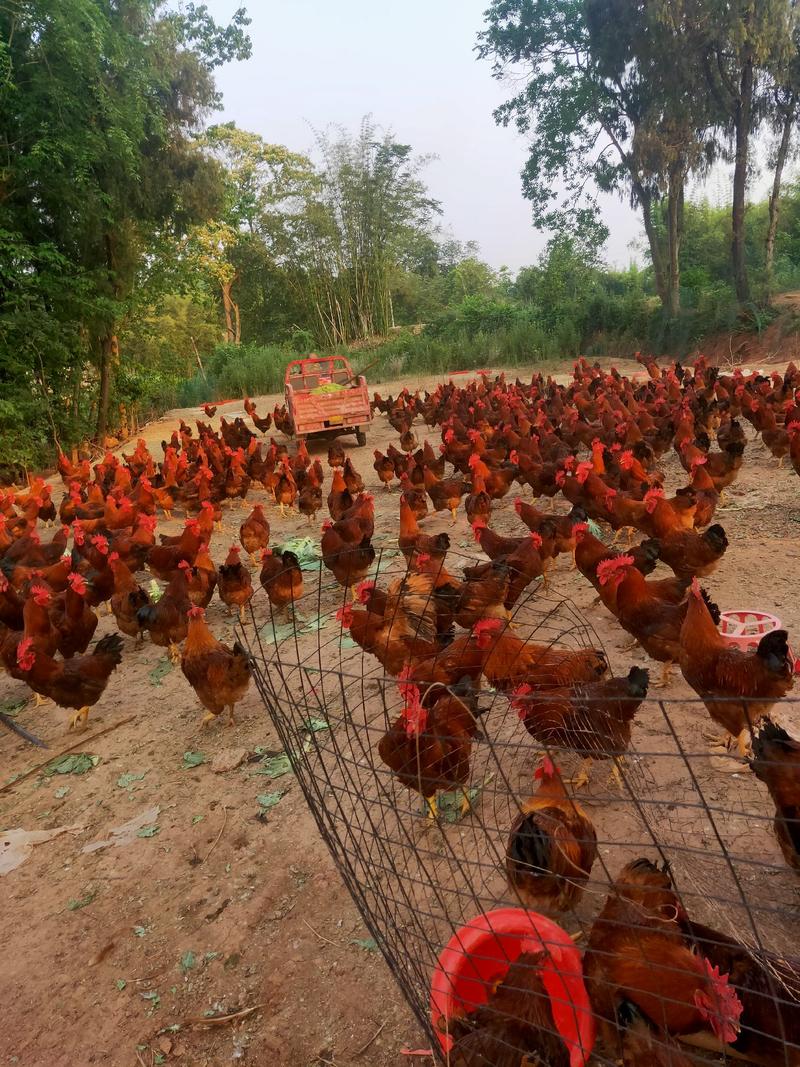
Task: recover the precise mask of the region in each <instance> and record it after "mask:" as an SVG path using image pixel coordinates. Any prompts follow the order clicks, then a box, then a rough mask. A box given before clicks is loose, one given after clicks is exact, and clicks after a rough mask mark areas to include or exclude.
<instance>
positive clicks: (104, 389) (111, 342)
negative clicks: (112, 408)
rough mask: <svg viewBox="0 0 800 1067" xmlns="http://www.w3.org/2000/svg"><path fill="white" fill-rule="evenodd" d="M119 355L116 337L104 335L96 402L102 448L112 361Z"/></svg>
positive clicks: (105, 428) (109, 396)
mask: <svg viewBox="0 0 800 1067" xmlns="http://www.w3.org/2000/svg"><path fill="white" fill-rule="evenodd" d="M118 355H119V343H118V341H117V335H116V334H114V333H109V334H106V335H105V337H101V339H100V395H99V397H98V400H97V432H96V437H97V442H98V444H100V445H101V446H102V444H103V441H104V440H105V437H106V434H107V433H108V407H109V402H110V400H111V379H112V376H113V373H114V370H113V368H114V361H115V360H116V358H117V356H118Z"/></svg>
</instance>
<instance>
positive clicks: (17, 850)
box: [0, 826, 83, 877]
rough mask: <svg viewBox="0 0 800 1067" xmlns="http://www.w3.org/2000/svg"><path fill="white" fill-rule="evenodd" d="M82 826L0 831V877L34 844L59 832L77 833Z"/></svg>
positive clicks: (10, 869)
mask: <svg viewBox="0 0 800 1067" xmlns="http://www.w3.org/2000/svg"><path fill="white" fill-rule="evenodd" d="M81 830H83V827H82V826H59V827H58V828H57V829H55V830H22V829H17V830H6V831H5V832H3V833H0V877H2V876H3V875H4V874H8V873H9V871H13V870H16V868H17V867H19V865H20V864H21V863H24V862H25V860H26V859H27V858H28V856H30V854H31V852H33V846H34V845H41V844H43V843H44V842H45V841H52V839H53V838H54V837H59V836H60V835H61V834H78V833H80V832H81Z"/></svg>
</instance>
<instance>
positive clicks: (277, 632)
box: [258, 619, 294, 645]
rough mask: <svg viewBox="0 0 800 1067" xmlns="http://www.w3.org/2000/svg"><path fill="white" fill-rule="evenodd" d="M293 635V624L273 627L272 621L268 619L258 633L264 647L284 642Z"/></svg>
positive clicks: (288, 623)
mask: <svg viewBox="0 0 800 1067" xmlns="http://www.w3.org/2000/svg"><path fill="white" fill-rule="evenodd" d="M293 633H294V623H291V622H284V623H281V624H280V626H275V625H274V623H273V621H272V619H269V620H268V621H267V622H265V623H264V625H263V626H262V627H261V629H260V630H259V631H258V636H259V637H260V638H261V640H262V641H263V642H264V644H265V645H277V644H280V642H281V641H285V640H286V639H287V637H291V636H292V634H293Z"/></svg>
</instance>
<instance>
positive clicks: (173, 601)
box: [136, 560, 192, 663]
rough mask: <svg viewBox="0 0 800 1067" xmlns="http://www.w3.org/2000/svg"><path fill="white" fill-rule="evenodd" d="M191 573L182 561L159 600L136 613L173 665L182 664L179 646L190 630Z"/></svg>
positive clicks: (151, 637)
mask: <svg viewBox="0 0 800 1067" xmlns="http://www.w3.org/2000/svg"><path fill="white" fill-rule="evenodd" d="M190 570H191V567H190V564H188V563H187V562H186V560H182V561H181V562H180V563H179V564H178V567H177V569H176V571H175V574H174V576H173V578H172V579H171V581H170V583H169V585H168V586H167V588H166V589H165V590H164V592H163V593H162V594H161V596H160V597H159V598H158V600H156V601H154V602H153V601H151V602H150V603H149V604H143V605H142V607H140V608H139V610H138V612H137V613H136V621H137V622H138V624H139V629H140V630H147V631H148V632H149V634H150V640H151V641H152V642H153V644H154V645H158V646H159V647H160V648H166V649H167V650H168V652H169V658H170V659H171V660H172V662H173V663H179V662H180V658H181V651H180V648H179V647H178V646H179V645H180V643H181V641H183V639H184V638H185V637H186V632H187V629H188V623H187V612H188V611H189V608H190V607H191V606H192V602H191V601H190V600H189V590H188V574H189V571H190Z"/></svg>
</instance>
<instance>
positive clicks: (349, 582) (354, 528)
mask: <svg viewBox="0 0 800 1067" xmlns="http://www.w3.org/2000/svg"><path fill="white" fill-rule="evenodd" d="M320 549H321V553H322V563H323V565H324V567H325V568H326V570H329V571H330V572H331V574H332V575H333V576H334V578H335V579H336V581H337V582H338V583H339V585H341V586H342V587H343V588H345V589H349V590H350V593H351V596H352V598H353V600H355V599H356V593H355V587H356V585H357V584H358V582H360V581H361V580H362V579H363V578H366V576H367V572H368V571H369V569H370V567H371V566H372V564H373V563H374V562H375V549H374V548H373V547H372V542H371V540H370V535H369V534H366V533H362V527H361V524H360V522H359V521H358V520H357V519H355V520H349V521H340V522H327V521H326V522H324V523H323V525H322V541H321V543H320Z"/></svg>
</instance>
